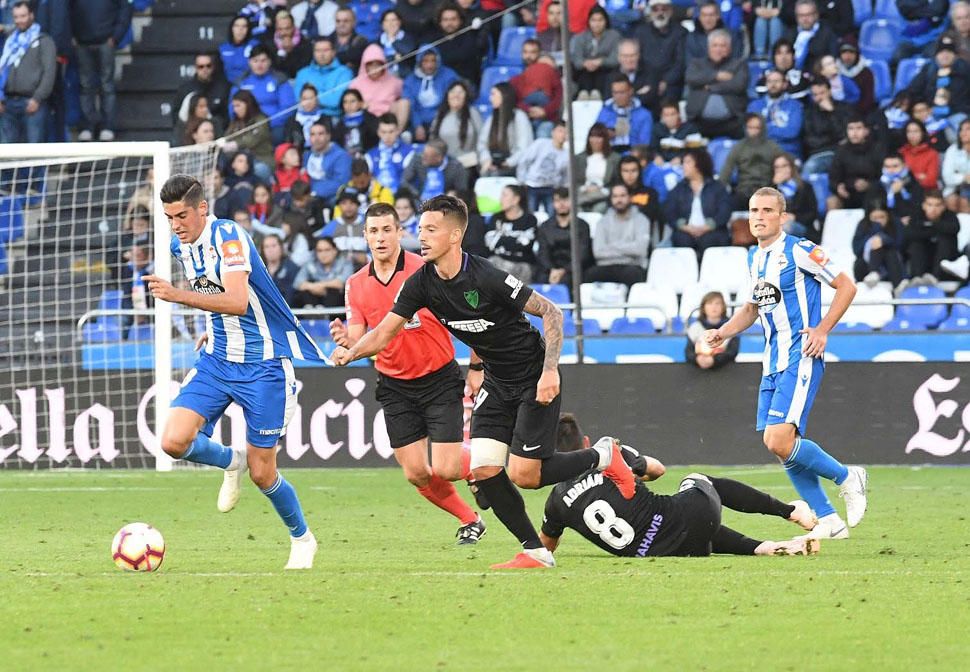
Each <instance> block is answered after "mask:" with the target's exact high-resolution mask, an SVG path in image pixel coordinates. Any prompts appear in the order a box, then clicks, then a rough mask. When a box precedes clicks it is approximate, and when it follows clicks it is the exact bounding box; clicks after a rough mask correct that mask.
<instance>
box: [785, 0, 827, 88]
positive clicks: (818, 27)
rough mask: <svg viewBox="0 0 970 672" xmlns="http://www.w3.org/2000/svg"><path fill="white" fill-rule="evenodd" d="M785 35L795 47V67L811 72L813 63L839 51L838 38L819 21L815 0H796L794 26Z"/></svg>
mask: <svg viewBox="0 0 970 672" xmlns="http://www.w3.org/2000/svg"><path fill="white" fill-rule="evenodd" d="M787 37H788V38H789V39H790V40H791V41H792V44H793V45H794V49H795V67H796V68H799V69H800V70H804V71H806V72H811V71H812V69H813V68H814V67H815V63H816V62H817V61H818V60H819V59H820V58H822V56H825V55H826V54H829V55H831V56H835V55H836V54H838V53H839V38H838V37H837V36H836V34H835V32H834V31H833V30H832V29H831V28H830V27H829V26H827V25H826V24H824V23H821V22H820V21H819V16H818V5H817V4H816V3H815V0H798V2H796V3H795V27H794V28H792V29H791V30H789V32H788V35H787Z"/></svg>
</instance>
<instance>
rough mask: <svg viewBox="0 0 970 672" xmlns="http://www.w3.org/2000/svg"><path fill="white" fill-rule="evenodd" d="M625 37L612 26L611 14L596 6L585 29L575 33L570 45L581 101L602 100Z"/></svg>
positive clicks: (617, 62)
mask: <svg viewBox="0 0 970 672" xmlns="http://www.w3.org/2000/svg"><path fill="white" fill-rule="evenodd" d="M621 39H622V36H621V35H620V34H619V33H618V32H617V31H615V30H613V29H612V28H610V15H609V14H607V13H606V10H605V9H603V8H602V7H600V6H599V5H595V6H594V7H593V8H592V9H591V10H590V12H589V17H588V18H587V19H586V30H584V31H583V32H582V33H580V34H579V35H576V36H575V37H574V38H573V39H572V41H571V42H570V45H569V58H570V60H572V63H573V79H575V80H576V90H577V91H578V92H579V94H578V97H579V99H580V100H583V99H586V98H594V99H601V98H603V97H604V96H603V94H604V93H605V91H606V82H607V80H608V78H609V76H610V74H611V73H613V72H614V71H615V70H616V68H617V66H618V65H619V61H618V60H617V53H618V50H619V46H620V40H621Z"/></svg>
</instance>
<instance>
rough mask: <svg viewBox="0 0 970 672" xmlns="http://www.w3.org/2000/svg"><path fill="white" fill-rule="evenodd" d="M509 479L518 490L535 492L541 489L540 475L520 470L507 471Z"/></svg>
mask: <svg viewBox="0 0 970 672" xmlns="http://www.w3.org/2000/svg"><path fill="white" fill-rule="evenodd" d="M509 478H510V479H512V482H513V483H515V484H516V485H517V486H519V487H520V488H525V489H526V490H536V489H538V488H539V487H541V484H542V474H541V473H538V472H537V473H533V472H531V471H524V470H522V469H509Z"/></svg>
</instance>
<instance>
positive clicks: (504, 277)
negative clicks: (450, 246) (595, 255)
mask: <svg viewBox="0 0 970 672" xmlns="http://www.w3.org/2000/svg"><path fill="white" fill-rule="evenodd" d="M530 296H532V288H531V287H529V286H528V285H526V284H525V283H523V282H522V281H521V280H519V279H518V278H516V277H515V276H514V275H510V274H508V273H506V272H505V271H500V270H499V269H497V268H495V267H494V266H492V264H490V263H489V262H487V261H485V260H484V259H482V258H481V257H476V256H474V255H471V254H468V253H467V252H463V253H462V264H461V270H460V271H459V272H458V275H456V276H455V277H453V278H451V279H450V280H445V279H443V278H442V277H441V276H440V275H438V271H437V270H436V269H435V266H434V264H425V265H424V268H422V269H421V270H419V271H417V272H416V273H415V274H414V275H412V276H411V277H409V278H408V279H407V280H406V281H405V282H404V285H403V286H402V287H401V291H400V292H399V293H398V296H397V300H396V301H395V303H394V307H393V308H391V312H392V313H394V314H395V315H400V316H401V317H403V318H405V319H408V320H410V319H411V317H412V316H413V315H414V314H415V313H416V312H417V311H418V310H419V309H421V308H427V309H428V310H430V311H431V313H432V314H433V315H434V316H435V317H436V318H438V320H440V321H441V323H442V324H443V325H445V327H446V328H447V329H448V331H450V332H451V333H452V335H453V336H454V337H455V338H457V339H458V340H459V341H461V342H462V343H464V344H465V345H467V346H469V347H470V348H472V349H474V350H475V352H476V353H477V354H478V356H479V357H481V358H482V362H483V363H484V365H485V371H486V373H487V374H488V376H489V378H491V379H493V380H496V381H498V382H501V383H509V384H517V383H522V382H527V381H534V380H536V379H538V377H539V375H540V374H541V373H542V363H543V359H544V358H545V354H546V346H545V341H544V340H543V339H542V334H540V333H539V332H538V331H537V330H536V329H535V327H533V326H532V324H531V323H530V322H529V320H527V319H526V317H525V315H524V314H523V313H522V308H523V307H524V306H525V304H526V301H528V300H529V297H530Z"/></svg>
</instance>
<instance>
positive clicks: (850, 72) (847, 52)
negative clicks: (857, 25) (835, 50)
mask: <svg viewBox="0 0 970 672" xmlns="http://www.w3.org/2000/svg"><path fill="white" fill-rule="evenodd" d="M838 68H839V74H840V75H842V76H843V77H848V78H849V79H851V80H852V81H853V82H854V83H855V85H856V87H858V89H859V101H858V102H857V103H856V104H855V108H856V109H857V110H859V112H860V113H861V114H869V113H870V112H872V111H873V110H875V109H876V108H877V107H878V104H879V101H877V100H876V78H875V77H874V76H873V74H872V70H870V69H869V60H868V59H866V58H863V57H862V56H860V55H859V47H857V46H856V43H855V39H849V38H846V39H843V40H842V44H840V45H839V61H838Z"/></svg>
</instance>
